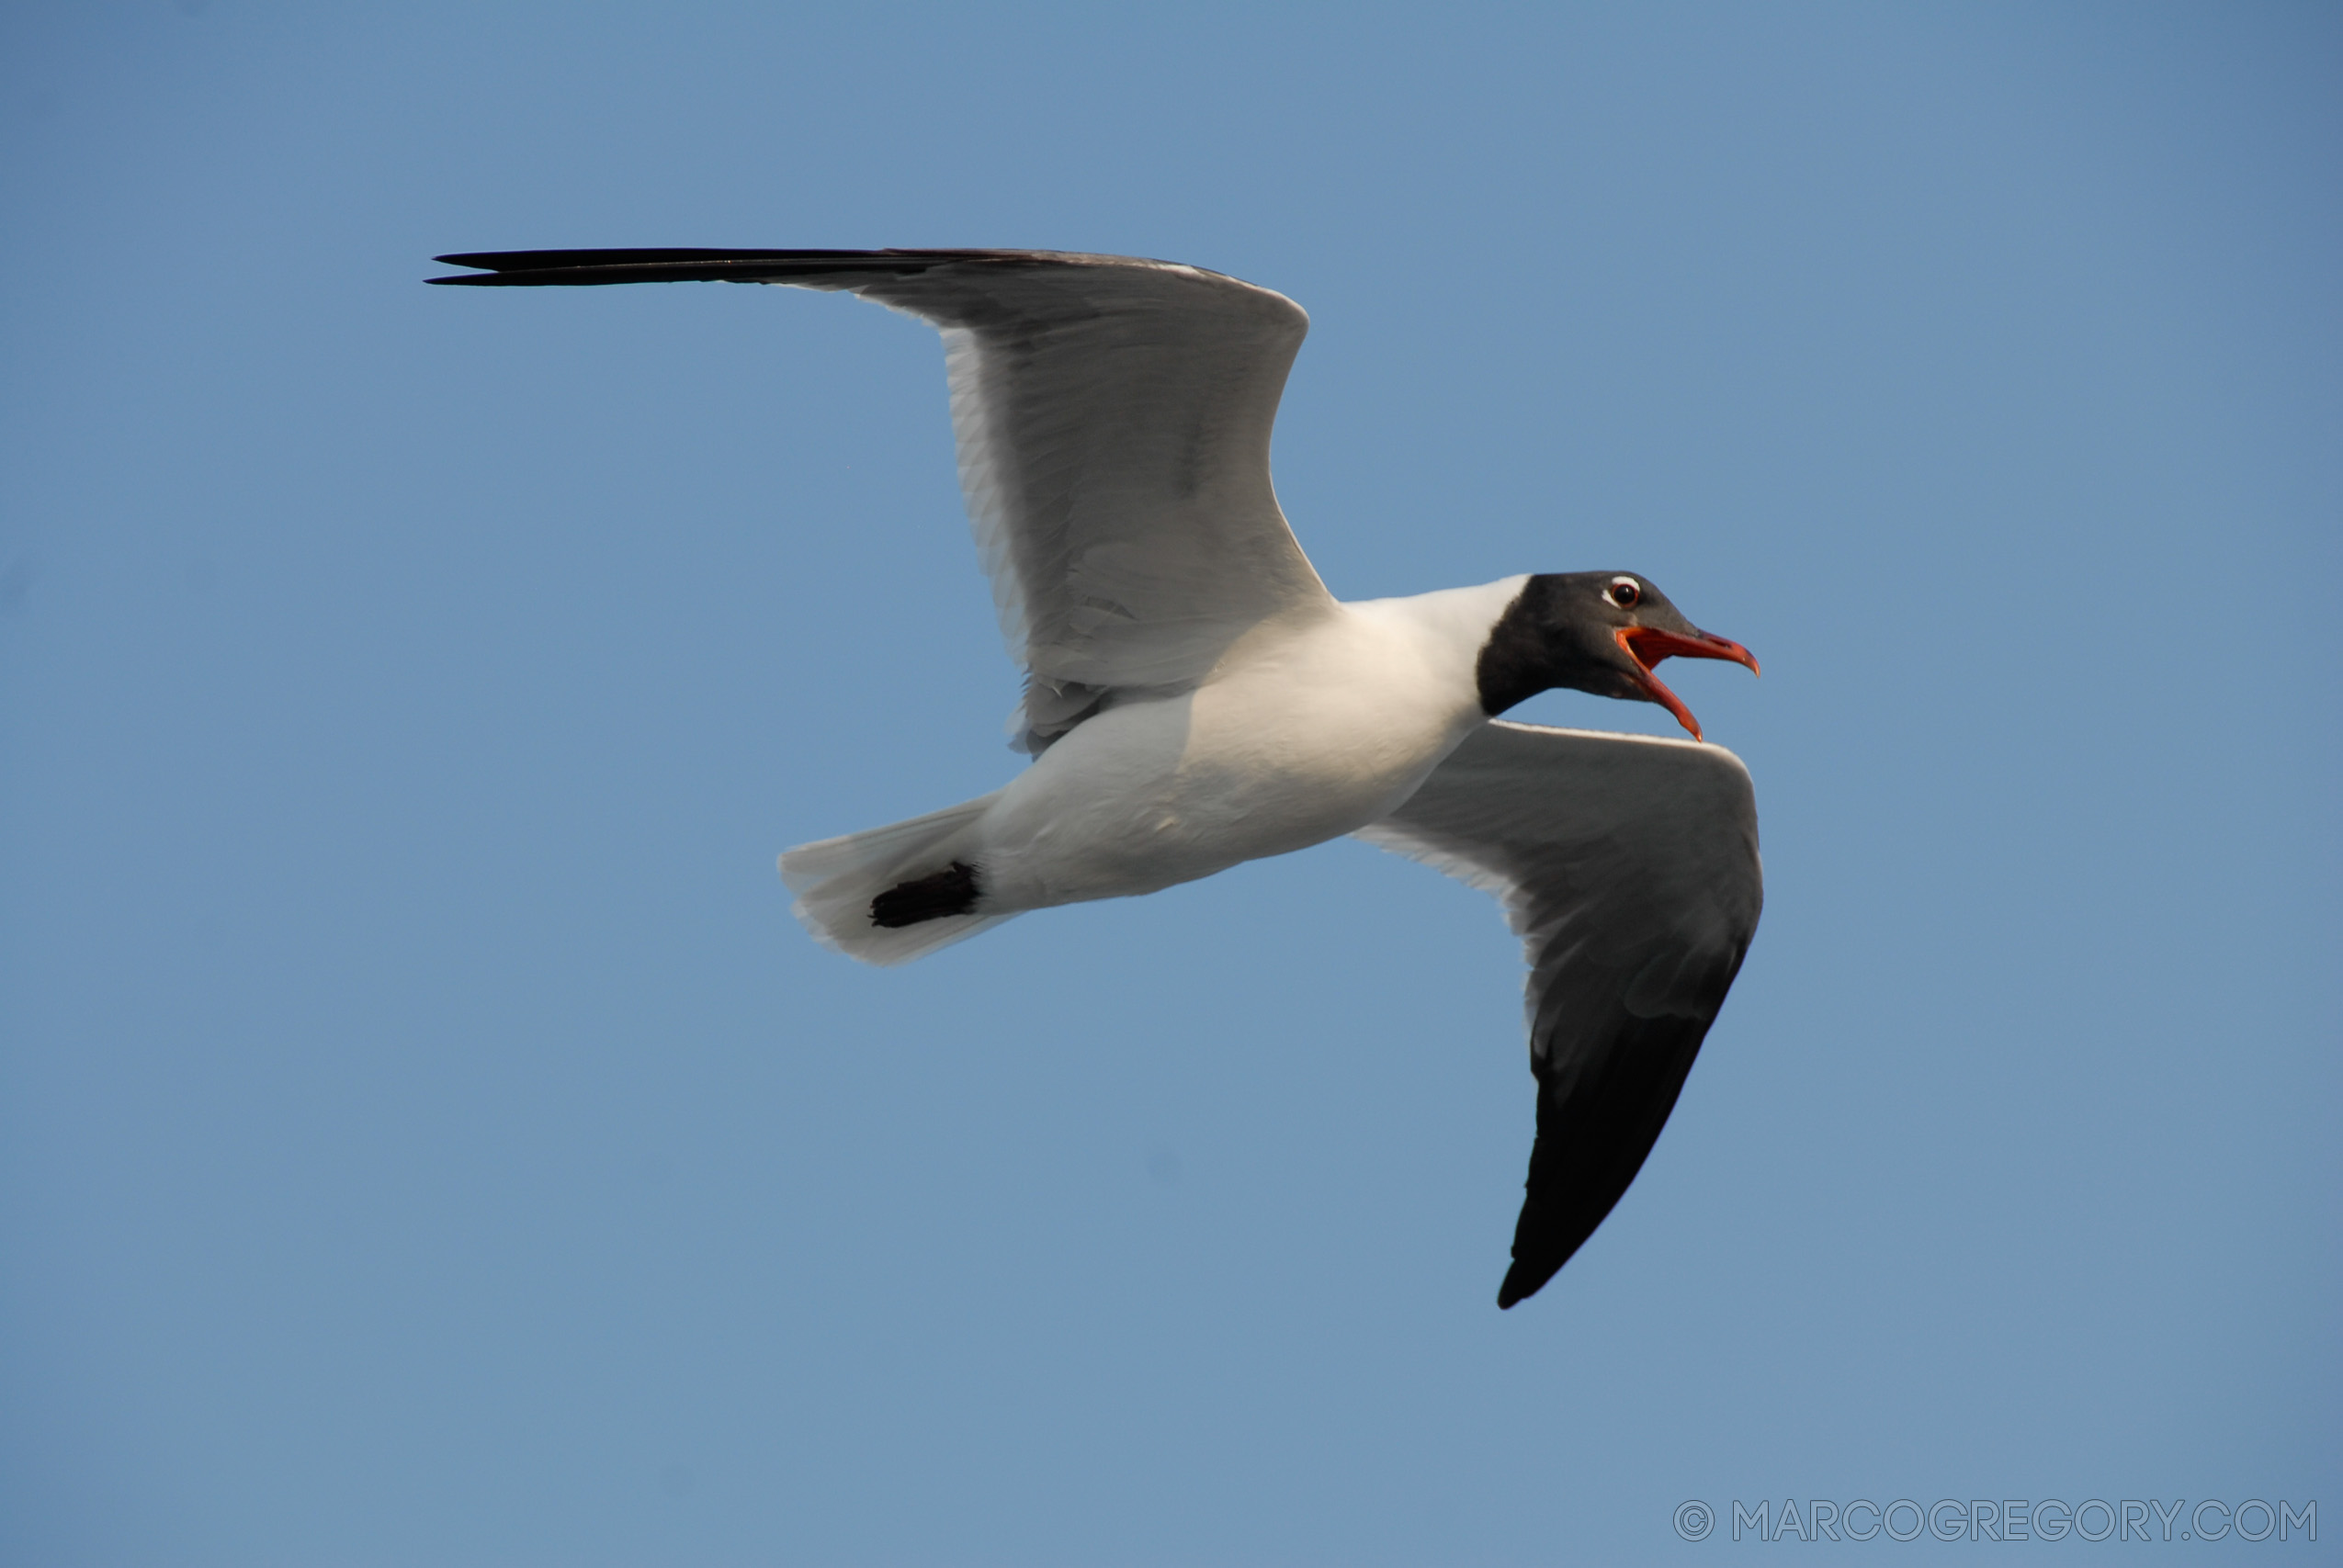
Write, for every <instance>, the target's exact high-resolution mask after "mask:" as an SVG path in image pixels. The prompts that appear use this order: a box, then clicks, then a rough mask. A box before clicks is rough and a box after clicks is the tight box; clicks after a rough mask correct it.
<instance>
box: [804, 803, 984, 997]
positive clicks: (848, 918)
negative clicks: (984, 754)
mask: <svg viewBox="0 0 2343 1568" xmlns="http://www.w3.org/2000/svg"><path fill="white" fill-rule="evenodd" d="M1000 793H1001V792H1000V791H998V790H995V791H994V792H993V793H992V794H991V795H982V796H979V798H978V799H975V800H968V801H963V802H961V803H960V804H959V805H957V806H947V807H945V808H944V809H943V810H941V811H931V812H929V813H928V814H927V815H926V816H924V817H914V818H911V820H910V821H908V822H893V823H889V825H888V826H886V827H884V828H873V829H870V830H869V831H867V832H862V833H849V834H847V835H846V836H845V837H844V838H843V839H823V840H821V841H820V842H818V843H811V844H799V845H798V847H797V848H796V849H794V850H790V851H788V852H786V853H784V854H783V855H782V857H781V880H782V881H783V882H785V883H787V885H788V887H789V891H790V892H792V893H795V894H796V895H797V896H798V902H797V907H796V908H795V910H794V912H795V914H796V915H797V917H798V919H800V920H802V921H804V922H805V927H806V930H808V931H811V932H813V934H814V939H815V940H816V941H817V942H821V945H822V946H824V947H828V948H834V949H835V950H837V951H838V952H840V953H844V954H845V955H846V956H847V957H849V958H859V959H861V960H862V961H863V962H864V963H865V964H909V963H910V962H911V960H912V959H914V958H923V957H925V956H926V955H927V954H929V953H934V951H935V950H936V949H937V948H939V947H948V946H950V945H951V944H952V943H953V942H960V941H963V940H964V939H966V938H968V937H972V936H974V935H976V934H977V932H979V931H985V930H987V929H989V928H990V927H992V926H997V925H999V924H1000V923H1001V922H1002V921H1003V920H1005V919H1009V918H1010V917H1009V916H1008V915H979V914H956V915H938V916H934V917H933V918H925V919H917V920H916V922H915V923H911V924H904V925H886V926H882V925H879V924H877V923H876V922H874V921H873V920H872V919H871V901H872V900H873V899H875V898H877V897H879V896H880V895H881V894H883V893H888V892H891V891H893V890H894V889H896V888H898V887H900V886H902V885H903V884H904V883H907V882H914V881H918V880H921V879H922V878H929V879H933V878H934V877H935V876H936V874H938V873H941V872H945V871H948V870H950V869H952V868H954V867H955V866H958V867H959V869H960V870H961V871H962V872H964V873H965V872H966V871H967V869H968V868H967V867H966V866H965V865H962V864H961V863H960V857H961V855H962V854H963V853H964V852H968V849H969V842H968V840H969V839H970V837H971V834H972V829H974V828H975V827H976V822H977V818H979V817H981V816H983V815H984V812H985V808H986V807H989V806H990V805H991V804H992V803H993V801H994V800H995V799H997V798H999V796H1000ZM971 886H973V884H971Z"/></svg>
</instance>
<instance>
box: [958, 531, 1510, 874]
mask: <svg viewBox="0 0 2343 1568" xmlns="http://www.w3.org/2000/svg"><path fill="white" fill-rule="evenodd" d="M1521 583H1522V580H1521V579H1519V578H1514V579H1510V580H1508V581H1504V582H1498V583H1490V584H1488V585H1486V586H1484V587H1479V588H1466V589H1454V590H1450V591H1447V592H1440V593H1427V594H1420V595H1417V596H1415V597H1412V598H1408V599H1382V600H1370V601H1365V602H1362V603H1357V604H1341V605H1338V606H1334V607H1333V610H1332V613H1331V614H1321V615H1311V616H1307V617H1303V618H1300V619H1299V620H1298V621H1297V622H1296V621H1288V622H1275V621H1273V622H1271V623H1268V624H1266V625H1264V626H1260V627H1258V628H1256V629H1255V631H1254V632H1253V633H1252V634H1251V635H1249V636H1248V637H1246V638H1245V639H1244V640H1243V641H1241V642H1239V644H1237V645H1236V646H1235V647H1232V648H1231V649H1229V650H1228V655H1227V656H1226V657H1225V658H1224V659H1223V660H1221V661H1220V663H1219V664H1218V665H1217V667H1216V668H1215V670H1214V671H1213V672H1212V674H1211V676H1210V677H1209V678H1208V679H1207V680H1206V681H1205V682H1204V683H1203V684H1202V685H1201V686H1199V687H1197V688H1196V689H1195V690H1194V691H1190V692H1184V693H1182V694H1178V695H1175V696H1168V697H1164V698H1160V699H1156V700H1153V701H1138V702H1126V703H1125V704H1123V705H1119V706H1116V707H1114V708H1111V709H1109V710H1108V711H1107V712H1105V713H1102V714H1100V715H1098V716H1096V717H1094V718H1092V719H1090V720H1088V721H1087V722H1085V723H1083V724H1082V725H1081V726H1080V727H1079V728H1076V729H1075V730H1074V731H1073V732H1072V733H1071V734H1070V735H1068V736H1067V737H1066V738H1065V739H1062V740H1060V741H1058V743H1057V745H1055V746H1054V747H1052V748H1051V749H1050V750H1048V751H1047V752H1045V753H1044V754H1043V755H1042V756H1041V757H1040V758H1039V759H1037V760H1036V761H1035V763H1034V765H1033V766H1032V767H1031V768H1029V769H1028V770H1026V772H1025V773H1024V775H1022V776H1021V777H1020V778H1018V779H1017V780H1016V782H1014V783H1013V784H1011V785H1010V786H1009V787H1008V788H1007V789H1006V790H1004V791H1002V794H1001V796H1000V798H999V799H998V800H997V801H996V802H994V804H993V806H992V807H991V808H990V810H988V811H987V813H986V814H985V817H984V818H983V819H982V821H981V823H980V824H979V829H978V832H977V841H976V845H975V849H976V853H977V857H978V863H979V868H980V874H981V876H982V879H983V886H984V889H985V908H986V910H987V912H989V913H990V912H999V913H1003V914H1005V913H1009V912H1012V911H1013V910H1016V909H1025V908H1042V907H1045V906H1047V905H1052V904H1066V903H1074V902H1078V901H1081V900H1084V899H1091V898H1111V897H1126V896H1130V895H1134V894H1141V893H1152V892H1154V891H1156V890H1157V889H1159V888H1163V887H1168V886H1171V885H1173V884H1174V883H1180V882H1187V881H1191V880H1194V878H1196V877H1200V876H1209V875H1211V874H1213V873H1215V872H1217V871H1222V870H1225V869H1227V868H1228V867H1229V866H1231V865H1234V864H1236V863H1239V862H1240V861H1247V860H1255V859H1258V858H1260V857H1261V856H1263V855H1273V854H1284V853H1285V852H1289V851H1293V850H1298V849H1303V848H1306V847H1307V846H1308V845H1311V844H1316V843H1321V842H1323V841H1324V840H1328V839H1331V838H1337V837H1340V836H1341V835H1342V834H1344V833H1349V832H1352V831H1354V830H1355V829H1359V828H1361V827H1364V825H1365V824H1367V823H1369V822H1373V821H1375V820H1377V819H1378V818H1382V817H1383V816H1385V815H1386V814H1387V813H1388V812H1389V811H1390V810H1391V809H1392V808H1393V807H1396V806H1398V804H1399V803H1400V802H1401V801H1403V800H1405V799H1406V798H1407V797H1408V796H1409V795H1410V794H1412V793H1413V792H1414V790H1415V788H1416V786H1417V785H1419V784H1421V783H1422V782H1423V780H1424V778H1425V777H1426V776H1427V775H1428V774H1429V773H1431V772H1432V769H1433V768H1435V767H1437V766H1438V765H1439V763H1440V762H1441V761H1442V759H1443V758H1445V757H1446V756H1447V755H1448V753H1449V752H1450V751H1452V750H1454V749H1455V747H1456V746H1457V744H1458V743H1459V742H1461V741H1462V740H1463V739H1464V738H1465V737H1466V735H1468V734H1470V733H1471V732H1472V731H1473V730H1474V729H1476V728H1478V727H1479V726H1480V724H1482V723H1483V722H1484V721H1485V718H1486V716H1485V715H1484V714H1483V713H1482V712H1481V709H1480V703H1479V695H1478V688H1477V684H1476V682H1475V680H1474V666H1475V663H1476V661H1477V658H1478V654H1479V649H1480V647H1481V644H1482V643H1483V642H1484V641H1485V640H1486V639H1487V637H1488V629H1489V627H1490V626H1492V625H1494V624H1495V622H1496V620H1497V617H1498V616H1499V615H1500V614H1501V613H1502V612H1503V610H1504V607H1505V606H1506V605H1507V604H1510V603H1511V601H1512V600H1513V598H1514V597H1515V596H1516V595H1517V594H1518V593H1519V592H1520V591H1521Z"/></svg>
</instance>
